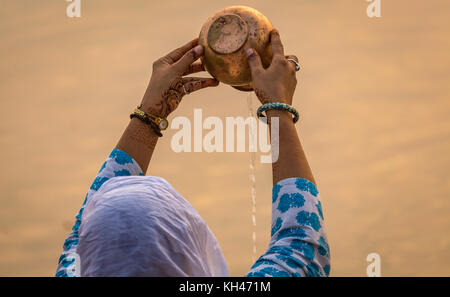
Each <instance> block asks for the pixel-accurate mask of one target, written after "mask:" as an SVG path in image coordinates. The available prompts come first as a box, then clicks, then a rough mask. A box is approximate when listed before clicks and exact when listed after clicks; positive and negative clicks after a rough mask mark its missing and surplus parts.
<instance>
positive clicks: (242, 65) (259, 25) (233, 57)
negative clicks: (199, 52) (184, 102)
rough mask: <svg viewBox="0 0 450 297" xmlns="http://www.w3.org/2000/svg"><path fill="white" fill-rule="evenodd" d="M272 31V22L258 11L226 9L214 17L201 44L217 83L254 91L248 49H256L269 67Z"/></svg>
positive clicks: (210, 20) (249, 8)
mask: <svg viewBox="0 0 450 297" xmlns="http://www.w3.org/2000/svg"><path fill="white" fill-rule="evenodd" d="M272 28H273V27H272V24H271V23H270V21H269V20H268V19H267V18H266V17H265V16H264V15H263V14H262V13H260V12H259V11H257V10H256V9H254V8H251V7H247V6H231V7H227V8H224V9H222V10H220V11H218V12H216V13H215V14H214V15H213V16H211V17H210V18H209V19H208V20H207V21H206V23H205V24H204V25H203V27H202V30H201V31H200V36H199V44H201V45H202V46H203V47H204V49H205V51H204V55H203V57H202V63H203V64H204V65H205V68H206V70H207V71H208V72H209V73H210V74H211V75H212V76H213V77H214V78H216V79H217V80H219V81H221V82H223V83H225V84H228V85H231V86H233V87H235V88H237V89H239V90H241V91H252V90H253V86H252V76H251V72H250V67H249V66H248V62H247V54H246V50H247V49H248V48H250V47H251V48H253V49H255V50H256V51H257V52H258V53H259V55H260V57H261V61H262V64H263V66H264V68H267V67H268V66H269V65H270V62H271V61H272V48H271V46H270V31H272Z"/></svg>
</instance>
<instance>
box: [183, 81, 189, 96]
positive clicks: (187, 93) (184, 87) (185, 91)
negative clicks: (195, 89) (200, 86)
mask: <svg viewBox="0 0 450 297" xmlns="http://www.w3.org/2000/svg"><path fill="white" fill-rule="evenodd" d="M182 86H183V92H184V94H185V95H189V94H190V92H189V91H188V90H186V86H185V85H184V84H183V85H182Z"/></svg>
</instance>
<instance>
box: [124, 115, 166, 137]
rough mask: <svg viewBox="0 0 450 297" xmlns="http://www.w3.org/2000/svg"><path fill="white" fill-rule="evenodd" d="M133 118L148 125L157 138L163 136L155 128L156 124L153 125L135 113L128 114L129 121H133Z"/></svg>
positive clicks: (147, 119)
mask: <svg viewBox="0 0 450 297" xmlns="http://www.w3.org/2000/svg"><path fill="white" fill-rule="evenodd" d="M133 118H137V119H139V120H141V121H142V122H144V123H145V124H147V125H149V126H150V127H151V128H152V129H153V131H154V132H155V134H156V135H157V136H158V137H162V136H163V135H162V133H161V130H160V129H159V127H158V126H156V124H155V123H153V122H152V121H151V120H150V119H149V118H147V117H143V116H141V115H140V114H137V113H132V114H130V119H133Z"/></svg>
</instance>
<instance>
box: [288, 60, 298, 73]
mask: <svg viewBox="0 0 450 297" xmlns="http://www.w3.org/2000/svg"><path fill="white" fill-rule="evenodd" d="M287 60H288V61H289V62H292V63H294V64H295V71H299V70H300V64H299V63H298V62H297V61H295V60H294V59H292V58H289V59H287Z"/></svg>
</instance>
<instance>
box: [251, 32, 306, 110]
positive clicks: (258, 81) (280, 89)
mask: <svg viewBox="0 0 450 297" xmlns="http://www.w3.org/2000/svg"><path fill="white" fill-rule="evenodd" d="M270 42H271V45H272V52H273V58H272V63H271V64H270V66H269V67H268V68H267V69H264V67H263V66H262V63H261V58H260V57H259V55H258V53H257V52H256V51H255V50H254V49H252V48H249V49H248V50H247V57H248V63H249V65H250V69H251V72H252V79H253V88H254V90H255V94H256V96H257V97H258V99H259V101H261V103H262V104H265V103H269V102H281V103H287V104H290V105H292V98H293V96H294V91H295V87H296V85H297V78H296V77H295V72H296V70H295V64H294V63H292V62H289V61H288V60H287V59H288V58H291V59H294V60H295V61H297V62H298V58H297V57H296V56H285V55H284V49H283V44H282V43H281V39H280V34H279V33H278V30H276V29H274V30H272V32H271V33H270Z"/></svg>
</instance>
